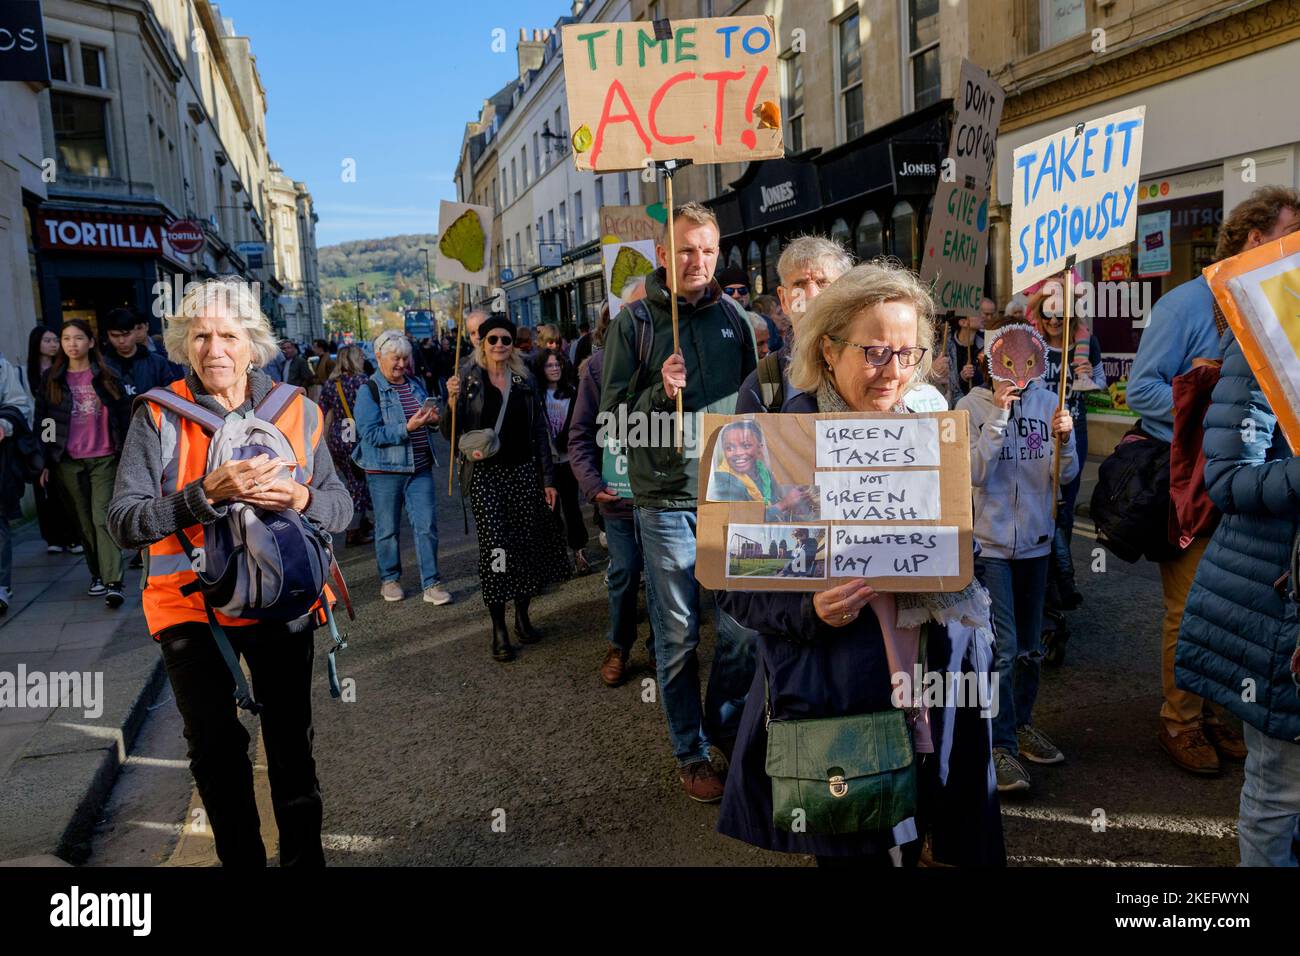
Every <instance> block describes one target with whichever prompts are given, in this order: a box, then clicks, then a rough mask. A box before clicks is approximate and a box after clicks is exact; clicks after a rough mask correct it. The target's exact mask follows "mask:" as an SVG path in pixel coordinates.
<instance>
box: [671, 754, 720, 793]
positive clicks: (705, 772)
mask: <svg viewBox="0 0 1300 956" xmlns="http://www.w3.org/2000/svg"><path fill="white" fill-rule="evenodd" d="M677 774H678V776H679V777H681V780H682V788H683V789H684V790H685V791H686V795H687V796H688V797H690V798H691V799H692V800H694V801H695V802H696V803H717V802H718V801H719V800H721V799H722V778H721V777H719V776H718V772H717V771H716V770H714V769H713V764H711V763H709V762H708V761H707V760H697V761H695V763H688V764H687V765H686V766H685V767H682V768H681V769H680V770H678V771H677Z"/></svg>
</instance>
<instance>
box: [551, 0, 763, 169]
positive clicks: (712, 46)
mask: <svg viewBox="0 0 1300 956" xmlns="http://www.w3.org/2000/svg"><path fill="white" fill-rule="evenodd" d="M656 26H658V28H659V30H658V32H656ZM562 36H563V39H564V82H565V85H566V88H567V93H568V98H569V125H570V129H571V131H572V139H573V156H574V161H575V162H576V163H577V167H578V169H594V170H609V169H636V168H638V167H641V166H644V165H645V162H646V160H666V159H689V160H692V161H694V162H697V163H725V162H736V161H741V160H751V159H770V158H772V157H775V156H781V155H783V154H784V146H783V142H782V135H781V110H780V106H779V103H780V100H781V96H780V93H781V91H780V73H779V70H778V63H779V59H778V55H777V54H778V53H779V52H780V51H779V46H780V43H779V40H778V38H777V36H776V28H775V27H774V26H773V23H772V18H771V17H767V16H748V17H715V18H710V19H704V20H673V21H671V23H670V22H668V21H664V20H659V21H656V22H655V23H583V24H575V25H571V26H566V27H564V29H563V34H562Z"/></svg>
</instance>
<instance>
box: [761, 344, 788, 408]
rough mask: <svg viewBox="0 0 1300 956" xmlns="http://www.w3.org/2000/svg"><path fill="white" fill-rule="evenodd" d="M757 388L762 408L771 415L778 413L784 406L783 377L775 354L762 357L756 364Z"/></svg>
mask: <svg viewBox="0 0 1300 956" xmlns="http://www.w3.org/2000/svg"><path fill="white" fill-rule="evenodd" d="M758 386H759V392H760V393H761V395H762V399H763V407H764V408H766V409H767V410H768V412H771V413H776V412H779V411H780V410H781V406H782V405H784V404H785V376H783V375H782V374H781V363H780V362H778V361H777V358H776V353H775V352H771V353H769V354H767V355H765V356H763V360H762V361H761V362H759V363H758Z"/></svg>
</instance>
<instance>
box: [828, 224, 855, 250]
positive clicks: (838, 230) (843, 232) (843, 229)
mask: <svg viewBox="0 0 1300 956" xmlns="http://www.w3.org/2000/svg"><path fill="white" fill-rule="evenodd" d="M852 236H853V233H852V232H850V231H849V224H848V223H847V222H845V221H844V220H843V219H836V220H835V224H834V225H833V226H831V241H832V242H838V243H839V244H840V245H842V246H845V247H847V246H848V244H849V239H851V238H852Z"/></svg>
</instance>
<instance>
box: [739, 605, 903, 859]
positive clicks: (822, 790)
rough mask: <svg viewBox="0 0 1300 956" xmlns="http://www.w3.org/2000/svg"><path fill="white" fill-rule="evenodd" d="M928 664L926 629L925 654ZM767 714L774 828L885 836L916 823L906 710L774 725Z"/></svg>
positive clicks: (767, 700) (769, 710) (816, 833)
mask: <svg viewBox="0 0 1300 956" xmlns="http://www.w3.org/2000/svg"><path fill="white" fill-rule="evenodd" d="M919 656H920V658H921V661H922V662H923V664H924V660H925V628H924V627H923V628H922V631H921V642H920V654H919ZM763 690H764V708H765V710H766V713H767V761H766V770H767V775H768V777H769V778H771V781H772V824H773V826H775V827H776V828H777V829H778V830H783V831H785V832H787V833H807V834H810V835H814V836H831V835H836V836H838V835H847V834H853V833H868V832H887V831H889V830H891V829H893V827H894V826H896V825H897V824H899V823H901V822H902V821H903V820H906V819H907V818H908V817H911V816H915V815H916V760H915V756H914V754H913V749H912V731H911V728H910V727H909V726H908V721H907V717H908V713H909V712H910V710H911V709H910V708H909V709H907V710H899V709H897V708H894V709H891V710H885V711H879V712H876V713H870V714H852V715H849V716H846V717H819V718H809V719H804V720H773V719H772V705H771V700H770V696H769V695H768V692H767V678H766V675H764V679H763Z"/></svg>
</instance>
